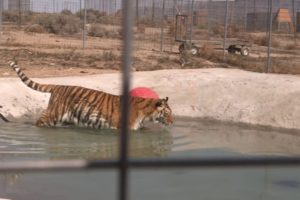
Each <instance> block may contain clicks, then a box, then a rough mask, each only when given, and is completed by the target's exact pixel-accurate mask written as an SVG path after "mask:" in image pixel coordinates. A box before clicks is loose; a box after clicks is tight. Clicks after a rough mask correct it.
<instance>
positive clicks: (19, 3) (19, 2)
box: [18, 0, 22, 28]
mask: <svg viewBox="0 0 300 200" xmlns="http://www.w3.org/2000/svg"><path fill="white" fill-rule="evenodd" d="M18 7H19V8H18V9H19V28H21V23H22V19H21V15H22V13H21V0H19V1H18Z"/></svg>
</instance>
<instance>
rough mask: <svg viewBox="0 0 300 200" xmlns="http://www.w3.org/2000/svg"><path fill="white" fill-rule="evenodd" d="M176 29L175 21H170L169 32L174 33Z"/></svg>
mask: <svg viewBox="0 0 300 200" xmlns="http://www.w3.org/2000/svg"><path fill="white" fill-rule="evenodd" d="M175 30H176V26H175V24H174V23H170V24H169V26H168V34H170V35H174V34H175Z"/></svg>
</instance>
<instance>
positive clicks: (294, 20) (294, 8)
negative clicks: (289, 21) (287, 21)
mask: <svg viewBox="0 0 300 200" xmlns="http://www.w3.org/2000/svg"><path fill="white" fill-rule="evenodd" d="M292 7H293V27H294V28H293V31H294V40H295V44H296V42H297V30H296V26H297V24H296V15H295V13H296V5H295V0H292Z"/></svg>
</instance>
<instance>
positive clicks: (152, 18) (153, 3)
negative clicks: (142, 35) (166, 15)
mask: <svg viewBox="0 0 300 200" xmlns="http://www.w3.org/2000/svg"><path fill="white" fill-rule="evenodd" d="M154 9H155V2H154V0H152V17H151V20H152V24H154Z"/></svg>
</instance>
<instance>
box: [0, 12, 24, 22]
mask: <svg viewBox="0 0 300 200" xmlns="http://www.w3.org/2000/svg"><path fill="white" fill-rule="evenodd" d="M2 17H3V21H7V22H18V21H19V18H20V15H19V12H17V11H3V13H2Z"/></svg>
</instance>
